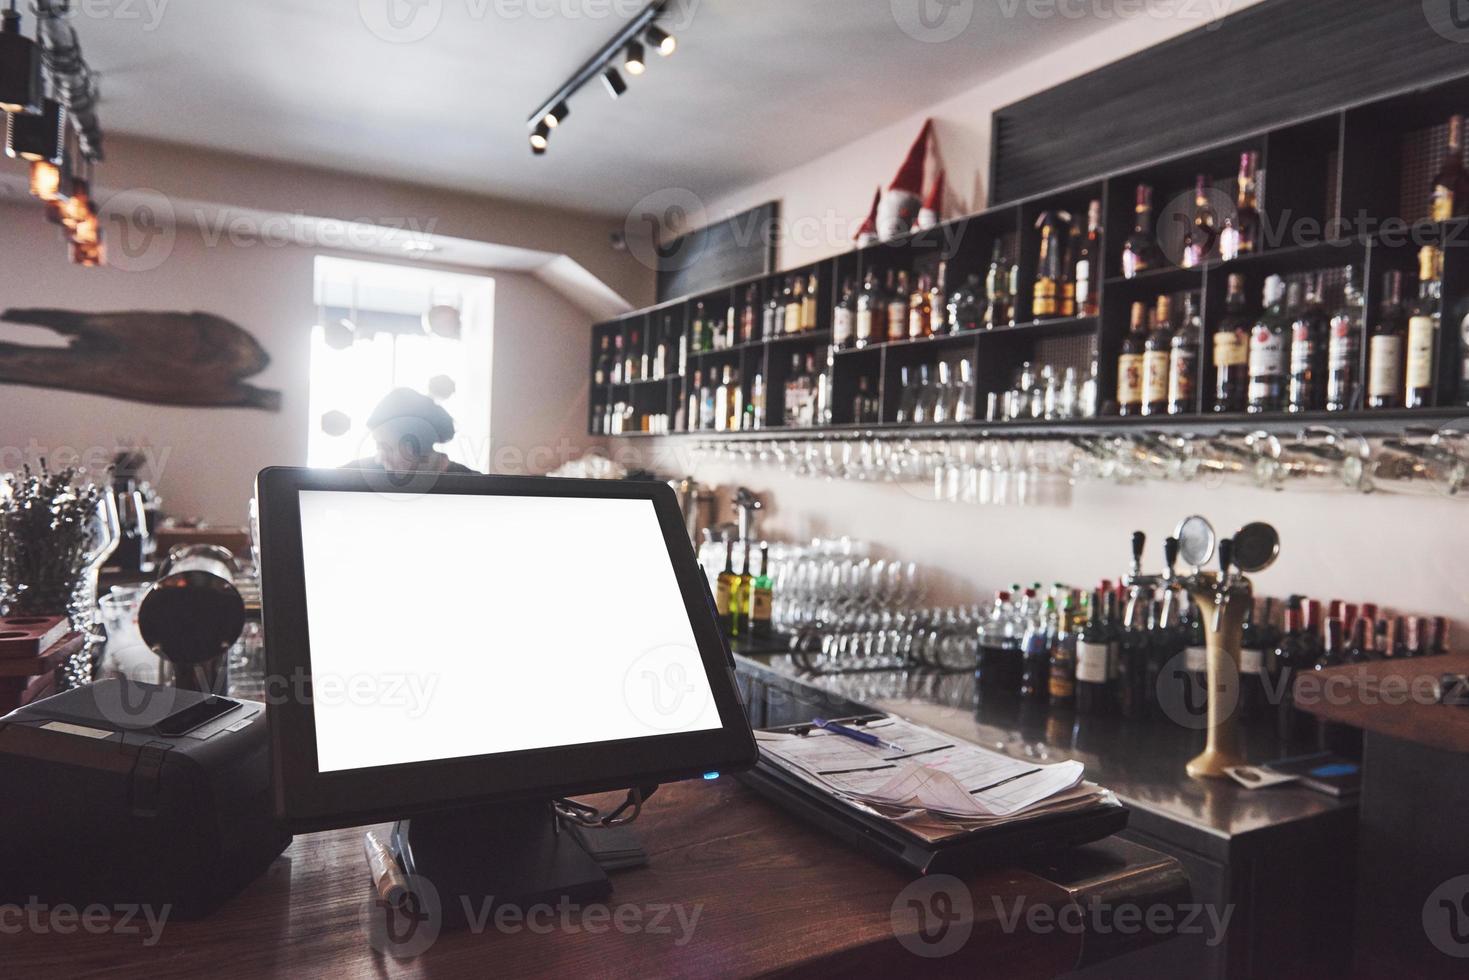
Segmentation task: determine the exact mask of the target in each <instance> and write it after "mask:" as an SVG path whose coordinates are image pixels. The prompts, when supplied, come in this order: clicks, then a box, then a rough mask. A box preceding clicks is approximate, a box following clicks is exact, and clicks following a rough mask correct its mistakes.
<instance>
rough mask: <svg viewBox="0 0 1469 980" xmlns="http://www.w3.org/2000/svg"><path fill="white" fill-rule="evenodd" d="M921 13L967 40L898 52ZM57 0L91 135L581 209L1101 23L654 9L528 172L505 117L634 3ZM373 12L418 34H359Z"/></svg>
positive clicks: (825, 10)
mask: <svg viewBox="0 0 1469 980" xmlns="http://www.w3.org/2000/svg"><path fill="white" fill-rule="evenodd" d="M945 2H948V3H952V4H953V6H951V7H949V8H945V7H944V3H945ZM920 4H921V5H926V6H928V7H930V8H931V9H932V10H934V11H944V10H946V9H947V10H948V16H949V17H951V18H955V17H957V18H963V17H964V16H965V14H966V12H968V13H969V14H970V15H971V16H970V19H969V21H968V26H967V27H966V28H965V29H964V30H963V31H962V33H960V34H959V35H958V37H957V38H955V39H953V40H950V41H947V42H944V43H931V42H926V41H922V40H918V39H915V37H913V36H911V34H910V33H905V31H904V30H903V29H902V28H901V27H900V25H899V21H900V20H908V19H911V18H912V16H913V14H914V10H915V8H916V7H918V6H919V5H920ZM1017 4H1018V7H1017ZM76 6H77V8H78V13H77V15H76V27H77V30H78V32H79V34H80V36H81V39H82V45H83V48H84V50H85V51H86V53H87V57H88V60H89V61H90V62H91V63H92V64H93V66H94V67H95V68H97V69H98V70H99V71H100V72H101V73H102V75H103V80H102V85H103V98H104V104H103V107H102V122H103V126H104V129H105V130H107V131H111V132H118V133H128V134H134V135H141V136H147V137H152V138H157V139H163V140H168V141H173V142H179V143H187V144H193V145H199V146H205V147H209V148H212V149H218V150H225V151H232V152H237V153H242V154H248V155H252V156H259V157H266V158H279V159H284V160H292V161H300V162H306V163H310V164H314V165H319V166H322V167H327V168H331V169H338V170H344V171H349V172H354V173H362V174H367V175H372V176H382V177H391V178H399V179H405V180H410V181H415V182H419V183H427V184H434V185H441V186H449V187H462V188H465V189H468V190H471V191H475V192H480V193H486V194H493V195H495V196H502V197H511V198H527V199H534V200H541V201H546V202H548V203H552V204H555V205H558V206H562V207H567V208H574V209H578V210H586V211H596V212H601V213H617V212H620V211H623V210H625V209H626V208H627V207H629V206H631V205H632V204H633V203H635V202H636V201H637V200H638V199H639V198H641V197H642V196H644V195H645V194H648V193H650V192H652V191H654V190H657V189H660V188H664V187H683V188H687V189H689V190H692V191H693V192H694V193H695V194H698V195H700V196H701V197H704V198H705V199H710V198H713V197H717V196H718V195H719V194H720V193H722V192H725V191H728V190H731V189H733V188H737V187H740V186H743V185H745V184H748V183H750V182H753V181H756V180H759V179H762V178H764V177H768V176H770V175H771V174H774V173H779V172H780V171H782V170H784V169H787V168H789V167H791V166H794V165H796V164H799V163H801V162H803V161H806V160H809V159H810V158H812V157H814V156H817V155H820V154H822V153H824V152H827V151H829V150H832V149H835V148H837V147H839V146H841V145H843V144H845V143H847V142H849V141H850V140H852V139H855V138H856V137H858V136H860V135H862V134H863V133H864V132H866V131H867V130H869V129H872V128H876V127H878V126H881V125H883V124H885V123H888V122H892V121H895V120H897V119H901V118H902V117H903V116H905V115H908V114H910V113H912V112H915V111H917V110H919V109H921V108H922V107H924V106H926V105H929V104H931V103H933V102H935V101H937V100H939V99H941V98H943V97H944V96H946V95H949V94H952V93H954V92H957V91H960V90H962V89H964V88H967V87H969V86H971V85H973V84H975V83H976V82H978V81H980V80H982V79H983V78H985V77H987V76H990V75H994V74H998V73H1000V72H1002V71H1005V70H1008V69H1010V68H1013V67H1015V66H1017V65H1019V64H1022V63H1024V62H1025V61H1026V60H1027V59H1028V58H1029V57H1031V56H1033V55H1034V54H1036V53H1038V52H1040V51H1042V50H1046V49H1049V48H1052V47H1055V46H1057V45H1060V44H1062V43H1065V42H1066V41H1070V40H1073V39H1075V38H1077V37H1080V36H1082V35H1084V34H1086V33H1088V32H1091V31H1093V30H1096V29H1098V28H1100V27H1103V26H1105V24H1106V22H1105V21H1099V20H1096V19H1090V18H1087V19H1078V18H1075V17H1062V16H1052V17H1049V18H1045V19H1037V18H1035V17H1030V16H1026V15H1025V13H1024V11H1025V10H1026V9H1027V5H1026V3H1025V0H673V5H672V7H671V9H670V12H669V15H668V17H667V19H666V21H665V23H667V25H668V26H669V27H670V29H672V30H674V31H675V33H676V34H677V35H678V39H679V48H678V51H677V53H676V54H675V55H674V56H673V57H671V58H668V59H662V58H658V57H656V56H655V55H652V54H651V53H650V56H649V57H650V61H651V63H650V65H649V68H648V72H647V74H646V75H644V76H643V77H642V78H630V79H629V83H630V85H631V91H630V92H629V93H628V94H627V95H626V96H625V97H624V98H623V99H622V100H621V101H620V102H618V103H613V102H612V101H611V100H610V99H609V98H608V97H607V95H606V93H605V92H604V91H603V90H602V88H601V86H600V84H599V83H598V84H596V85H594V86H589V87H588V88H586V89H584V90H583V91H582V92H581V93H580V94H579V95H578V96H577V97H576V98H574V99H573V100H572V103H571V109H572V114H571V118H570V119H568V120H567V123H566V125H565V126H564V127H562V129H561V130H559V131H558V132H556V133H555V134H554V136H553V139H552V147H551V152H550V153H549V154H547V155H546V156H544V157H540V158H533V157H532V156H531V155H530V152H529V149H528V147H527V143H526V129H525V125H524V120H525V117H526V116H527V115H528V114H529V113H530V112H531V111H532V110H533V109H535V108H536V106H537V105H538V104H539V103H540V102H541V100H542V99H543V98H545V97H547V96H549V95H550V94H551V92H552V91H553V90H554V89H555V88H556V86H557V85H558V84H559V83H560V82H561V81H562V80H563V79H565V78H566V77H567V76H569V75H571V74H572V72H573V71H574V70H575V69H576V68H577V67H578V66H579V65H580V64H581V62H582V61H583V60H584V59H585V58H586V57H588V56H589V55H590V54H591V53H592V52H593V51H595V50H596V49H597V48H598V47H599V46H600V45H601V44H602V43H604V42H605V41H606V40H608V39H609V38H610V37H611V36H612V35H613V34H614V33H615V32H616V29H617V27H618V26H619V25H620V24H621V23H622V22H623V21H624V20H626V19H627V18H629V17H630V16H631V15H632V14H633V13H634V12H636V10H637V9H638V8H639V6H641V0H248V2H243V0H240V2H233V0H232V2H221V0H90V2H88V3H81V4H77V5H76ZM1074 6H1078V7H1081V8H1086V7H1088V6H1089V5H1074ZM389 9H392V10H393V11H395V12H396V13H397V14H398V15H399V16H400V18H401V19H400V21H399V23H403V24H406V25H407V27H406V28H405V35H406V36H412V35H414V34H416V33H421V32H423V31H426V32H427V33H426V36H424V37H422V38H421V39H419V40H409V41H406V42H404V43H393V42H391V41H388V40H385V39H384V38H383V37H381V36H379V34H378V33H374V30H373V29H371V28H370V27H369V22H371V23H373V24H375V25H377V26H378V28H379V32H381V33H391V30H390V29H387V28H384V27H383V25H385V24H387V20H386V18H385V17H384V14H385V12H386V11H388V10H389ZM1017 10H1018V11H1019V13H1018V14H1017V13H1015V11H1017ZM1007 11H1009V12H1010V14H1011V15H1010V16H1007V15H1006V12H1007ZM27 21H29V18H27ZM947 23H948V25H953V24H955V23H957V22H955V21H949V22H947ZM944 29H945V25H944V24H943V23H941V24H940V26H939V28H938V30H940V31H943V30H944ZM912 33H921V31H913V32H912ZM405 35H399V36H405Z"/></svg>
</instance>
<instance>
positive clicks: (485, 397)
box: [306, 256, 495, 473]
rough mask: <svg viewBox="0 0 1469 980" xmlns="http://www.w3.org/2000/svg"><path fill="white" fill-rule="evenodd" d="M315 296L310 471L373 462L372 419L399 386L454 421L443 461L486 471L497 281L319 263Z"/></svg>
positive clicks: (328, 260)
mask: <svg viewBox="0 0 1469 980" xmlns="http://www.w3.org/2000/svg"><path fill="white" fill-rule="evenodd" d="M315 293H316V296H315V298H316V306H317V311H318V316H317V322H316V324H315V326H313V327H312V328H311V375H310V394H309V399H308V401H309V406H310V416H309V423H308V427H309V431H308V437H307V444H306V465H308V466H319V467H334V466H341V465H343V464H344V463H349V462H352V461H353V460H357V459H363V458H365V457H370V456H372V455H373V451H374V445H373V441H372V436H371V433H369V432H368V430H367V417H368V416H369V415H370V414H371V413H372V410H373V408H374V407H376V405H377V403H378V401H379V400H380V399H381V398H382V397H383V395H385V394H387V393H388V392H389V391H391V390H392V389H393V388H400V387H401V388H412V389H414V390H416V391H420V392H422V393H423V394H425V395H428V396H429V397H431V398H433V399H434V400H435V401H436V402H438V403H439V404H440V405H441V406H443V408H444V410H445V411H447V412H448V413H449V414H450V415H451V416H452V417H453V419H454V426H455V429H456V432H455V436H454V439H453V440H452V441H451V442H448V443H445V444H443V445H442V446H440V447H439V448H440V449H441V450H442V451H443V452H444V453H445V455H447V456H448V457H449V458H450V459H452V460H454V461H455V462H456V463H463V464H464V465H465V466H468V467H470V468H471V469H474V470H478V471H479V472H482V473H484V472H488V471H489V458H490V358H491V355H492V353H493V351H492V349H491V334H492V328H493V325H494V324H493V317H494V312H493V311H494V298H495V283H494V280H493V279H490V278H488V277H483V276H469V275H462V274H458V273H452V272H440V271H437V270H434V269H426V268H422V267H416V266H404V265H391V264H388V263H383V262H363V261H359V260H355V259H340V258H333V257H329V256H319V257H318V258H317V259H316V289H315Z"/></svg>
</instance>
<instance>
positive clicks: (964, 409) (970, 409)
mask: <svg viewBox="0 0 1469 980" xmlns="http://www.w3.org/2000/svg"><path fill="white" fill-rule="evenodd" d="M977 398H978V394H977V392H976V391H975V387H974V366H973V365H972V364H970V362H969V358H967V357H963V358H960V359H959V383H958V384H957V385H955V391H954V405H953V410H952V412H951V413H950V419H951V421H954V422H972V421H974V415H975V401H976V399H977Z"/></svg>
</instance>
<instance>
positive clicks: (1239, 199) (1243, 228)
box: [1219, 150, 1260, 262]
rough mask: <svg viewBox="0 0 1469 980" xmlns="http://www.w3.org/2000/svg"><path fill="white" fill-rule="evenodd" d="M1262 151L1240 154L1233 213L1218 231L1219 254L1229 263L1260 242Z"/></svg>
mask: <svg viewBox="0 0 1469 980" xmlns="http://www.w3.org/2000/svg"><path fill="white" fill-rule="evenodd" d="M1259 168H1260V154H1258V153H1256V152H1254V151H1253V150H1252V151H1249V152H1246V153H1242V154H1240V158H1239V177H1238V179H1237V180H1236V181H1235V184H1236V188H1237V193H1236V197H1235V210H1234V214H1232V215H1228V216H1227V217H1226V218H1225V220H1224V223H1223V226H1222V227H1221V228H1220V230H1219V257H1220V258H1222V259H1224V260H1225V261H1226V262H1228V261H1230V260H1232V259H1237V258H1239V257H1240V256H1241V255H1249V254H1250V253H1252V252H1254V251H1255V250H1256V249H1258V248H1259V245H1260V242H1259V238H1260V185H1259Z"/></svg>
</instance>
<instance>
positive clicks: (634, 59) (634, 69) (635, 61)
mask: <svg viewBox="0 0 1469 980" xmlns="http://www.w3.org/2000/svg"><path fill="white" fill-rule="evenodd" d="M622 65H623V67H624V68H626V69H627V73H628V74H629V75H641V74H642V73H643V72H645V71H647V70H648V53H647V52H646V51H644V50H643V42H642V41H629V42H628V45H627V56H626V57H625V58H624V59H623V62H622Z"/></svg>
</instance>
